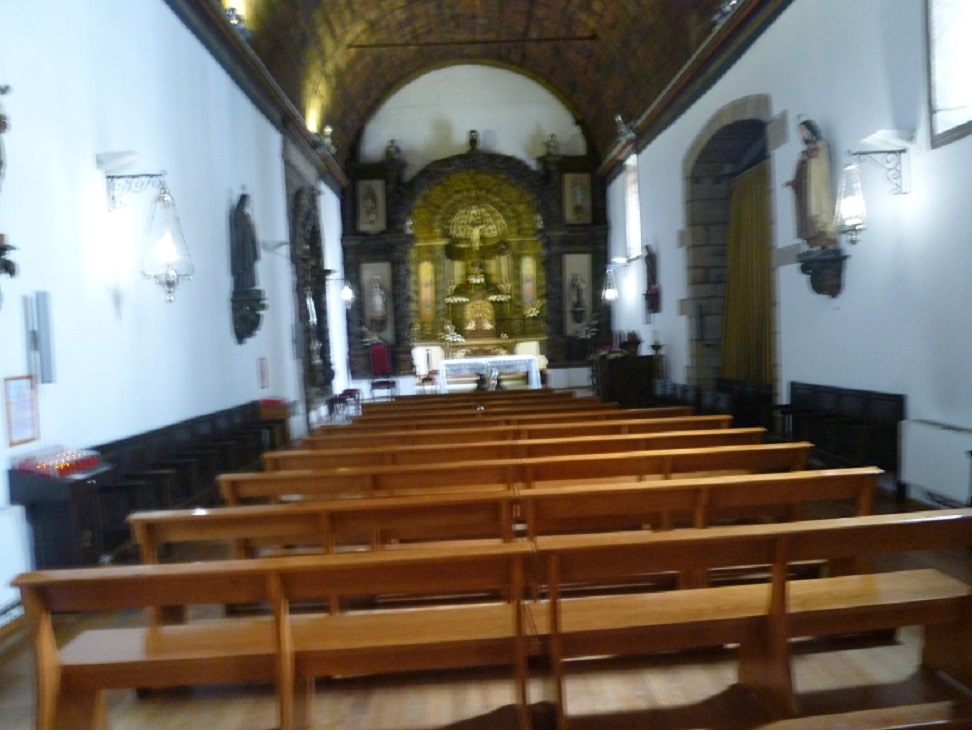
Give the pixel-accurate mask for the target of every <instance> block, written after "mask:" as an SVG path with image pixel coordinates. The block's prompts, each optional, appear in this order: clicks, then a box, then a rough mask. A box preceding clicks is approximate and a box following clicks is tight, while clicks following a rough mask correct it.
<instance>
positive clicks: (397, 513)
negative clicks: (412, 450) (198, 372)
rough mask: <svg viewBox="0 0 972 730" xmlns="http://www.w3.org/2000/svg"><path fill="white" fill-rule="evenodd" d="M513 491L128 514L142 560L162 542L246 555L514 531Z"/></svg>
mask: <svg viewBox="0 0 972 730" xmlns="http://www.w3.org/2000/svg"><path fill="white" fill-rule="evenodd" d="M514 507H515V496H514V495H513V493H511V492H510V493H505V492H486V493H470V494H444V495H436V496H435V497H433V498H430V497H426V496H412V497H383V498H376V499H345V500H333V501H321V502H301V503H296V504H272V505H248V506H241V507H218V508H215V509H208V510H158V511H153V512H135V513H133V514H131V515H129V517H128V524H129V526H130V528H131V531H132V537H133V539H134V540H135V542H136V543H137V544H138V549H139V555H140V557H141V560H142V562H143V563H146V564H154V563H158V562H160V561H161V552H162V549H163V548H164V547H167V546H171V545H174V544H179V543H197V544H199V543H206V544H212V543H220V544H225V545H228V546H229V551H228V553H227V554H226V555H223V556H222V557H235V558H252V557H255V556H257V552H258V550H259V549H260V548H267V547H268V546H269V547H271V548H273V549H277V550H280V549H283V548H297V549H299V550H301V551H306V550H316V551H318V552H322V553H323V552H337V551H338V550H341V549H345V550H347V549H359V548H361V547H367V548H370V549H372V550H380V549H383V548H387V547H389V546H393V545H403V544H413V543H417V542H429V541H438V540H450V541H452V540H470V539H489V540H494V541H496V542H510V541H512V540H513V537H514V516H513V514H514Z"/></svg>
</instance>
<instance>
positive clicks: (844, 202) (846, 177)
mask: <svg viewBox="0 0 972 730" xmlns="http://www.w3.org/2000/svg"><path fill="white" fill-rule="evenodd" d="M834 226H835V228H836V229H837V231H838V232H840V233H846V234H847V235H848V237H849V238H850V242H851V243H852V244H853V243H857V241H858V240H859V239H860V237H861V231H863V230H864V229H865V228H867V206H866V205H865V204H864V193H863V192H862V190H861V171H860V168H858V166H857V164H856V163H854V162H850V163H848V164H846V165H844V169H843V171H842V172H841V175H840V187H838V188H837V208H836V210H835V212H834Z"/></svg>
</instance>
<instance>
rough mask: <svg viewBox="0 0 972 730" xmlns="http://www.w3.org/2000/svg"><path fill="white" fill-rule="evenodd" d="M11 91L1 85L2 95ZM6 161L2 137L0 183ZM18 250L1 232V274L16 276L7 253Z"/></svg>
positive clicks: (0, 121)
mask: <svg viewBox="0 0 972 730" xmlns="http://www.w3.org/2000/svg"><path fill="white" fill-rule="evenodd" d="M9 91H10V87H9V86H0V95H3V94H6V93H7V92H9ZM6 131H7V115H6V114H4V113H3V109H2V108H0V134H3V133H4V132H6ZM5 164H6V163H5V161H4V156H3V140H2V139H0V183H2V182H3V173H4V171H5V169H6V168H5ZM14 250H16V247H14V246H11V245H10V244H9V243H7V242H6V236H4V234H2V233H0V275H2V274H6V275H7V276H9V277H11V278H12V277H14V276H16V275H17V264H15V263H14V262H13V261H11V260H10V259H8V258H7V254H8V253H10V252H11V251H14Z"/></svg>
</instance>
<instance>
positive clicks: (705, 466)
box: [520, 441, 812, 489]
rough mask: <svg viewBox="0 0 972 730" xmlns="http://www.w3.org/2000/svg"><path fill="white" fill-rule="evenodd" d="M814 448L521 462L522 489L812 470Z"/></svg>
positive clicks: (737, 448)
mask: <svg viewBox="0 0 972 730" xmlns="http://www.w3.org/2000/svg"><path fill="white" fill-rule="evenodd" d="M811 446H812V445H811V444H810V443H808V442H799V441H798V442H794V443H785V444H757V445H753V446H712V447H708V448H694V449H693V448H687V449H659V450H656V451H639V452H632V453H628V454H582V455H573V456H557V457H547V458H544V457H537V458H530V459H522V460H521V461H520V463H521V465H522V478H521V484H522V486H523V487H524V488H527V489H530V488H532V487H534V486H536V485H538V484H541V483H545V482H546V483H552V482H559V483H562V484H578V483H581V482H583V481H603V480H607V479H639V480H645V479H649V478H663V479H670V478H675V477H680V478H685V477H688V476H693V475H699V476H701V475H704V474H730V473H737V474H739V473H757V472H767V471H799V470H803V469H807V468H808V464H809V459H810V448H811Z"/></svg>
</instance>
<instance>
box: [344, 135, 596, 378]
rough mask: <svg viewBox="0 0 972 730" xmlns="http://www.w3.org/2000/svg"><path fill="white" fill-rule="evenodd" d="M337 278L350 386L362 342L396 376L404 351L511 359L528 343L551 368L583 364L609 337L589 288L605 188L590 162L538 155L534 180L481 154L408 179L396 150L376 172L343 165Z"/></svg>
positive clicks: (360, 372) (474, 148)
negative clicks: (602, 337) (381, 354)
mask: <svg viewBox="0 0 972 730" xmlns="http://www.w3.org/2000/svg"><path fill="white" fill-rule="evenodd" d="M348 168H349V170H348V171H349V177H350V180H351V184H350V186H349V188H348V194H347V195H345V197H344V206H343V216H344V230H345V234H344V236H343V239H342V244H343V251H344V277H345V280H346V282H347V283H349V284H351V286H352V288H353V289H354V291H355V293H356V297H355V300H354V302H353V303H352V305H351V307H350V308H349V310H348V333H349V340H350V353H349V359H350V366H351V373H352V376H353V377H356V378H365V377H368V375H369V366H368V354H367V352H368V345H369V344H370V343H372V342H374V341H376V340H380V341H383V342H385V343H388V344H389V345H391V346H392V350H393V365H394V369H395V371H396V372H397V373H399V374H408V373H411V372H416V370H417V369H418V370H422V367H421V363H415V362H413V352H421V351H422V349H423V348H431V347H436V348H441V350H440V351H441V352H442V353H443V354H444V356H445V357H447V358H450V357H463V356H467V355H468V356H481V355H501V354H511V353H514V352H515V351H516V350H517V347H518V345H520V346H523V345H527V343H529V347H530V348H532V350H533V351H534V352H539V354H542V355H544V356H546V358H547V361H548V364H549V366H551V367H556V366H558V365H560V366H562V365H569V364H581V363H583V362H585V361H586V360H587V358H588V356H589V354H590V352H591V351H592V348H593V347H594V344H595V340H596V338H597V337H598V333H608V336H609V333H610V323H609V321H607V319H606V317H607V316H608V314H609V313H608V312H607V311H606V310H605V309H604V308H602V306H601V301H600V295H599V293H600V290H601V286H602V283H603V281H602V280H603V275H604V271H605V266H606V263H607V226H606V225H605V223H604V190H603V185H602V184H601V183H600V182H599V181H598V180H597V177H596V175H595V173H594V169H595V162H594V160H593V159H592V158H589V157H568V156H561V155H557V154H551V153H548V154H547V155H545V156H543V157H541V158H539V159H538V165H537V169H533V168H532V167H530V166H529V165H527V164H525V163H524V162H522V161H521V160H519V159H517V158H513V157H509V156H506V155H499V154H495V153H491V152H485V151H482V150H481V149H479V148H478V135H477V134H476V133H475V132H471V133H470V148H469V150H468V152H466V153H463V154H460V155H455V156H453V157H449V158H445V159H442V160H438V161H436V162H433V163H431V164H429V165H428V166H427V167H426V168H424V169H423V170H421V171H420V172H419V173H418V174H417V175H415V176H414V177H413V178H412V179H411V180H408V181H406V180H404V179H403V171H404V161H403V159H402V156H401V152H400V151H399V150H398V148H397V146H396V145H395V144H394V143H391V144H390V145H389V150H388V152H387V153H386V158H385V159H384V160H383V161H381V162H374V163H352V164H349V166H348Z"/></svg>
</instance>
